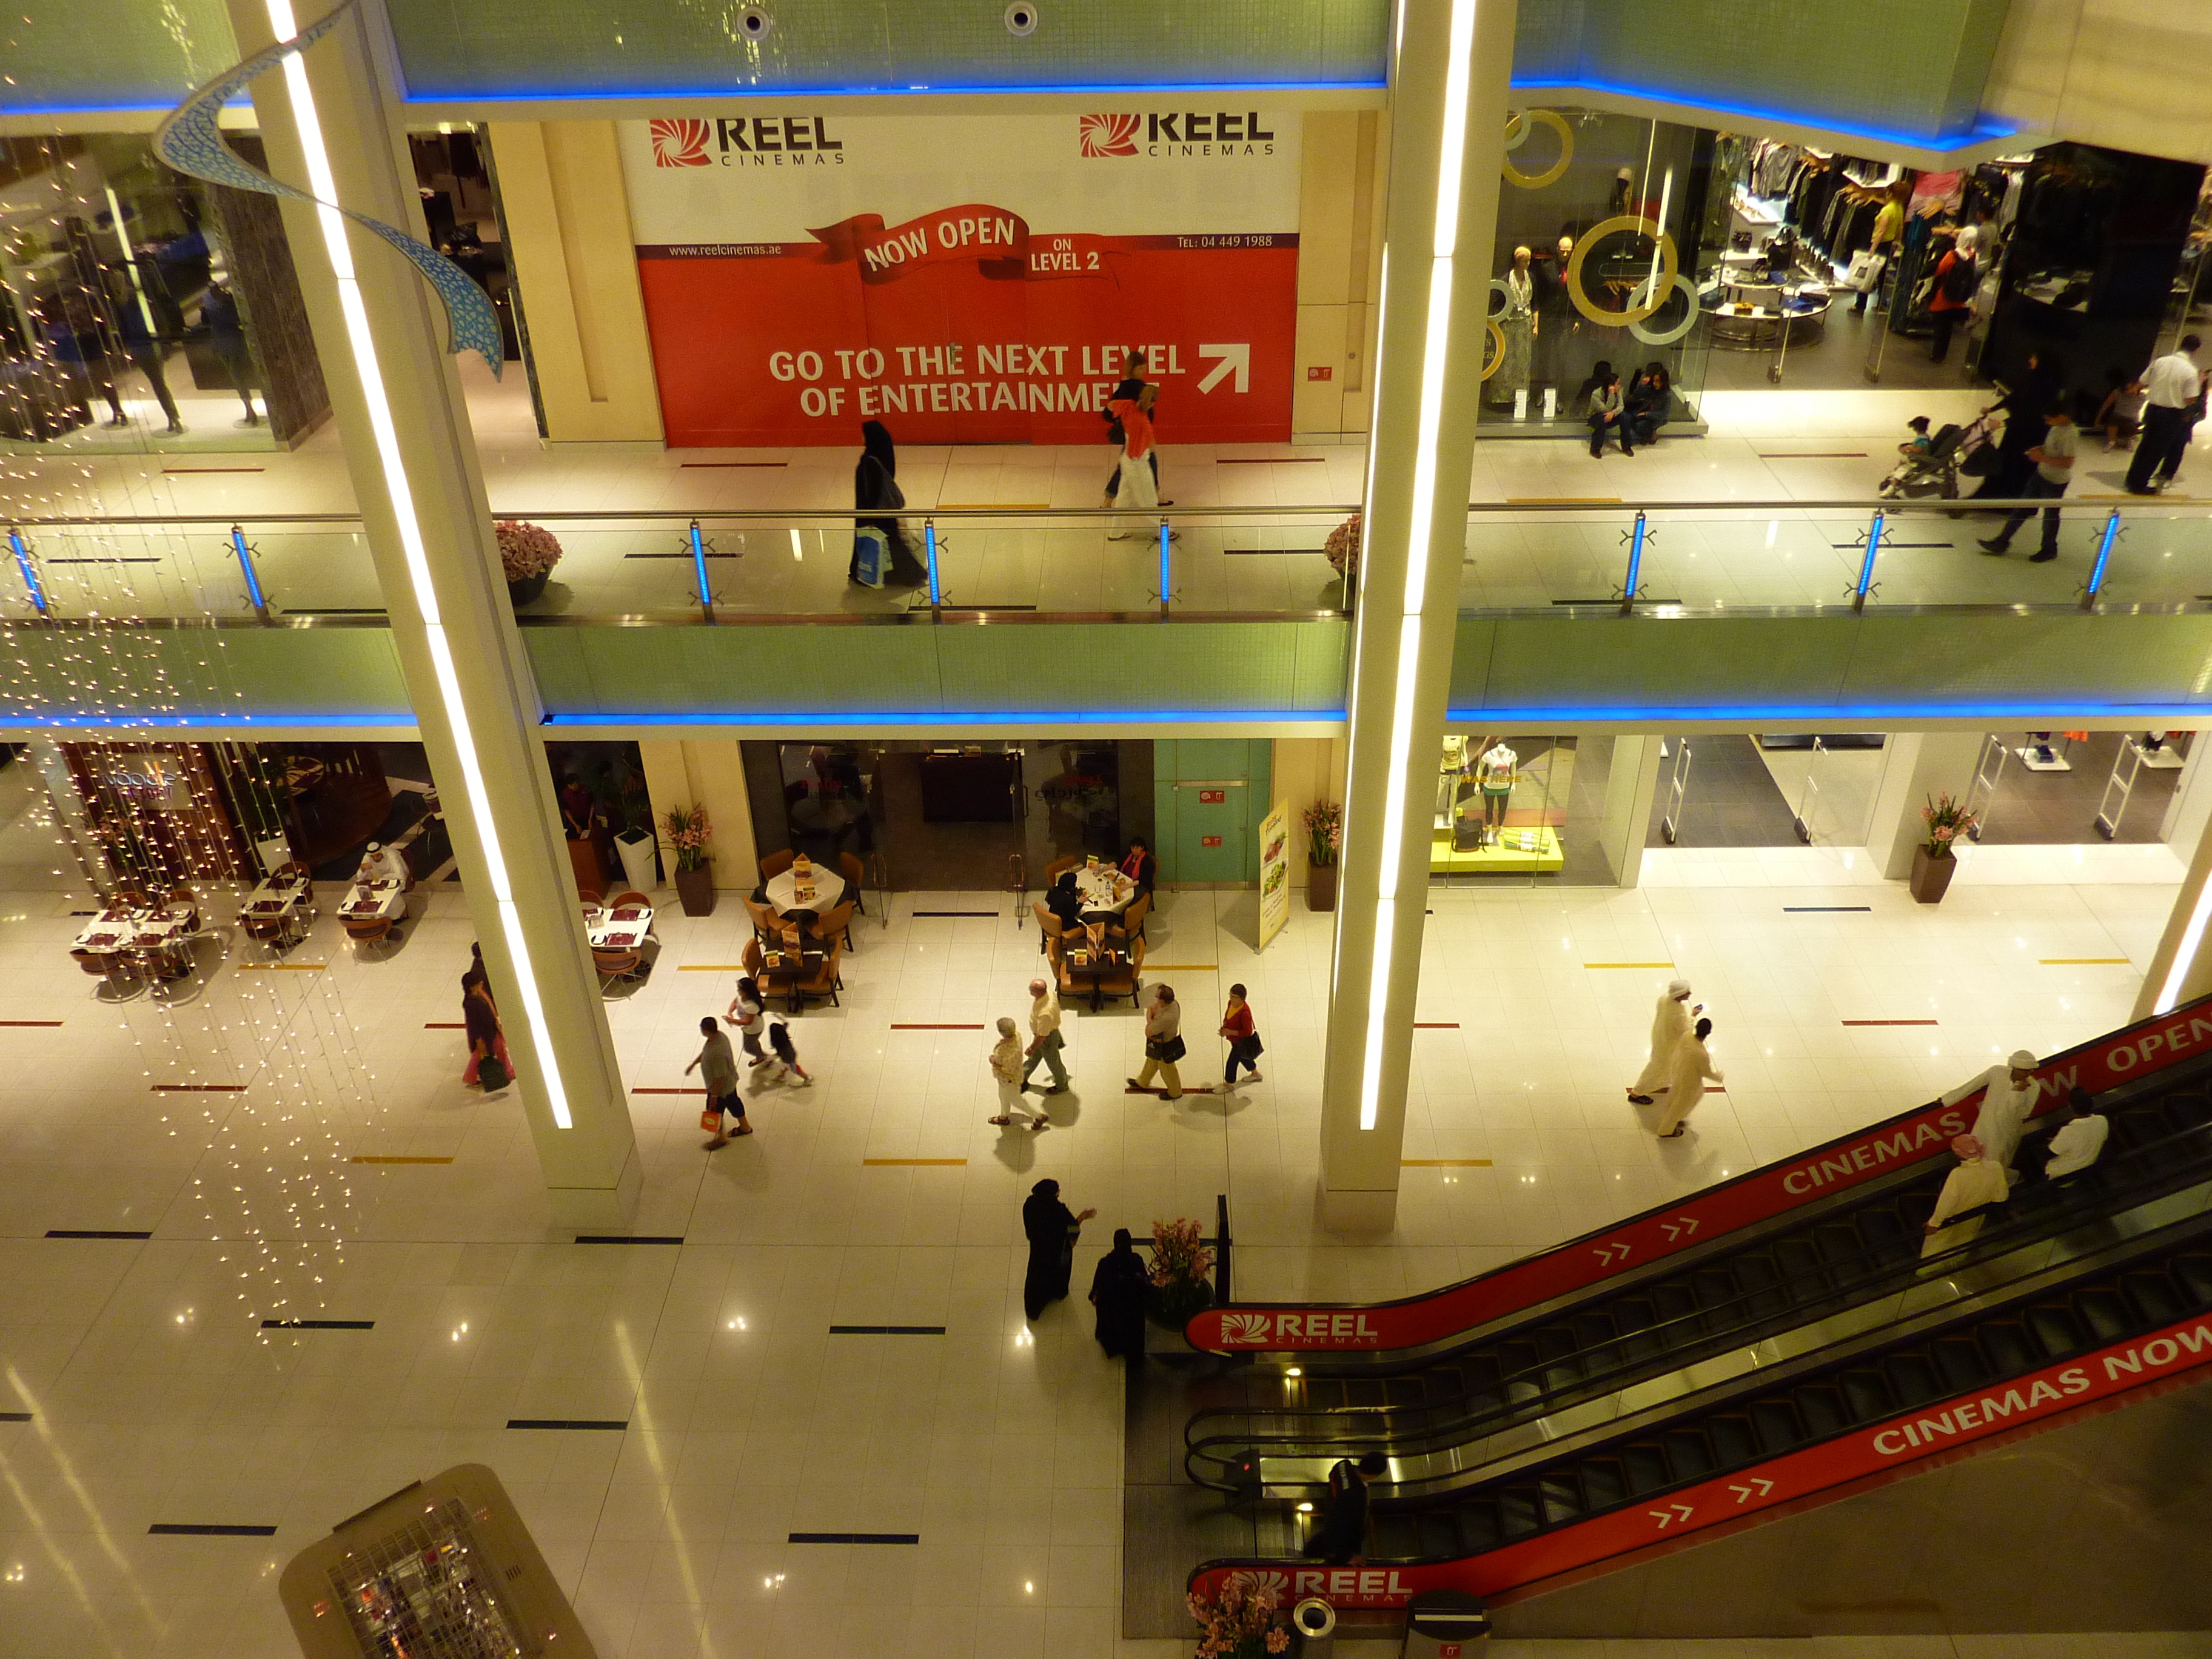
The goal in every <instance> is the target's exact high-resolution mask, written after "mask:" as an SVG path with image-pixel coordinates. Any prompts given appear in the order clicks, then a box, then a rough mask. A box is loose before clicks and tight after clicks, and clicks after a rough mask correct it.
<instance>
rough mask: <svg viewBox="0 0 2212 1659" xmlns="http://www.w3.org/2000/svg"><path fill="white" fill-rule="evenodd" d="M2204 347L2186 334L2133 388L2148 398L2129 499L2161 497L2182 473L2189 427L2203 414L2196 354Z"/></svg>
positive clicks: (2132, 464)
mask: <svg viewBox="0 0 2212 1659" xmlns="http://www.w3.org/2000/svg"><path fill="white" fill-rule="evenodd" d="M2203 346H2204V342H2203V339H2202V338H2201V337H2198V336H2197V335H2194V334H2185V335H2183V336H2182V337H2181V345H2180V348H2179V349H2178V350H2174V351H2169V352H2167V353H2166V356H2163V357H2160V358H2159V359H2158V360H2157V361H2156V362H2154V363H2152V364H2151V366H2150V367H2149V368H2147V369H2145V370H2143V372H2142V379H2141V380H2137V381H2136V382H2135V384H2134V386H2130V388H2129V389H2130V391H2135V390H2137V389H2140V390H2141V391H2142V393H2143V394H2144V398H2145V402H2144V404H2143V412H2142V438H2141V439H2140V440H2139V441H2137V442H2136V453H2135V455H2134V457H2133V459H2130V461H2129V463H2128V494H2129V495H2156V494H2157V493H2158V491H2159V490H2160V489H2163V488H2164V487H2165V486H2166V485H2167V484H2170V483H2172V482H2173V480H2174V477H2175V476H2176V475H2177V474H2179V472H2180V471H2181V458H2182V456H2183V455H2184V454H2185V453H2187V452H2188V449H2189V428H2191V426H2193V425H2194V424H2195V423H2196V421H2197V416H2198V415H2200V414H2202V413H2203V408H2202V405H2201V404H2200V403H2199V399H2201V398H2203V396H2204V371H2203V369H2202V368H2198V367H2197V353H2198V352H2199V351H2201V350H2202V349H2203Z"/></svg>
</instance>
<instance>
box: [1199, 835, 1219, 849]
mask: <svg viewBox="0 0 2212 1659" xmlns="http://www.w3.org/2000/svg"><path fill="white" fill-rule="evenodd" d="M1198 844H1199V845H1200V847H1218V846H1220V845H1221V837H1220V836H1200V837H1199V838H1198Z"/></svg>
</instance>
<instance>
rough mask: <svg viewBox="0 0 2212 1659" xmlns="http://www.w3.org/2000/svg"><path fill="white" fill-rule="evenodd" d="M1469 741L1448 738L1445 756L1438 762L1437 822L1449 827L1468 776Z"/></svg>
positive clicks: (1444, 751) (1460, 738)
mask: <svg viewBox="0 0 2212 1659" xmlns="http://www.w3.org/2000/svg"><path fill="white" fill-rule="evenodd" d="M1467 766H1468V755H1467V739H1466V738H1464V737H1456V736H1455V737H1447V738H1445V739H1444V748H1443V756H1442V757H1440V758H1439V759H1438V760H1437V823H1438V824H1439V825H1443V826H1449V824H1450V823H1451V818H1452V808H1453V807H1455V806H1456V805H1458V804H1459V782H1460V780H1461V779H1462V778H1463V777H1465V776H1466V775H1467Z"/></svg>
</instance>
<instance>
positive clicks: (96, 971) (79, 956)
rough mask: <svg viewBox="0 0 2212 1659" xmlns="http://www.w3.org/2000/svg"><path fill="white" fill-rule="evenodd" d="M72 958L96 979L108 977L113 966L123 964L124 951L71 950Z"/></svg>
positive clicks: (71, 959) (72, 960)
mask: <svg viewBox="0 0 2212 1659" xmlns="http://www.w3.org/2000/svg"><path fill="white" fill-rule="evenodd" d="M70 961H71V962H74V963H76V965H77V966H78V967H80V968H82V969H84V971H85V972H86V973H88V974H90V975H92V976H93V977H94V979H106V977H107V975H108V970H109V969H111V968H113V967H117V966H120V965H122V963H123V957H122V953H121V952H119V951H74V950H73V951H70Z"/></svg>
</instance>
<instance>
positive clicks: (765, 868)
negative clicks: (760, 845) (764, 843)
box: [760, 847, 799, 882]
mask: <svg viewBox="0 0 2212 1659" xmlns="http://www.w3.org/2000/svg"><path fill="white" fill-rule="evenodd" d="M798 856H799V854H796V853H794V852H793V851H792V850H791V848H788V847H787V848H784V849H783V851H781V853H770V854H768V855H767V856H766V857H765V858H763V859H762V860H761V861H760V872H761V880H762V881H763V882H769V881H773V880H774V879H775V878H776V877H778V876H780V875H781V874H782V873H783V872H785V871H787V870H788V869H790V868H791V861H792V860H793V859H795V858H797V857H798Z"/></svg>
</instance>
